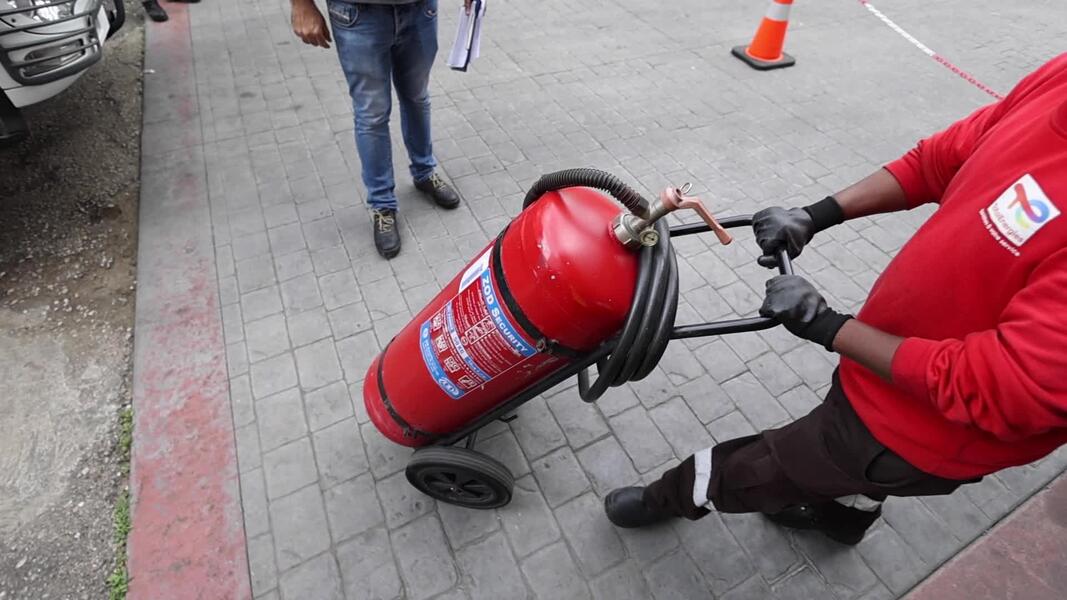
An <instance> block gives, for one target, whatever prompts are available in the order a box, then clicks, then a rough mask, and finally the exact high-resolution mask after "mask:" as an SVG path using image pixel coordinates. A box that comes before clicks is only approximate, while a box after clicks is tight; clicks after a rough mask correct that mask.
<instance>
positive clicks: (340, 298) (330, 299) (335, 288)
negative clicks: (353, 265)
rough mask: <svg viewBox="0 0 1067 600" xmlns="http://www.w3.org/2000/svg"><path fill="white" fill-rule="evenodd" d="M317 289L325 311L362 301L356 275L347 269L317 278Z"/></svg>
mask: <svg viewBox="0 0 1067 600" xmlns="http://www.w3.org/2000/svg"><path fill="white" fill-rule="evenodd" d="M319 289H320V290H321V292H322V301H323V303H324V304H325V305H326V310H333V309H335V308H340V307H342V306H344V305H346V304H351V303H353V302H359V301H360V300H362V299H363V295H362V294H361V293H360V291H359V285H358V284H357V283H356V275H355V274H354V273H353V272H352V271H350V270H347V269H346V270H344V271H338V272H336V273H330V274H329V275H323V276H322V277H319Z"/></svg>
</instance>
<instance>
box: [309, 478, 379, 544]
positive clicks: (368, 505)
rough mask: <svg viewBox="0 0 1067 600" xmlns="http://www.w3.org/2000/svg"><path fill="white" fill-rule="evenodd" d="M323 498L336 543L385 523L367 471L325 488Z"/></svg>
mask: <svg viewBox="0 0 1067 600" xmlns="http://www.w3.org/2000/svg"><path fill="white" fill-rule="evenodd" d="M323 500H324V501H325V503H326V518H327V520H328V521H329V524H330V532H331V533H332V536H333V541H334V543H335V544H336V543H340V542H342V541H344V540H346V539H348V538H350V537H352V536H354V535H356V534H359V533H363V532H364V531H367V530H368V529H371V528H374V527H378V526H380V525H382V524H383V523H385V516H384V514H383V513H382V507H381V503H379V502H378V495H377V494H376V493H375V485H374V478H373V477H371V475H370V474H369V473H368V474H364V475H361V476H359V477H356V478H355V479H350V480H348V481H345V482H344V483H340V484H338V485H336V486H334V487H332V488H330V489H328V490H326V491H325V492H324V493H323Z"/></svg>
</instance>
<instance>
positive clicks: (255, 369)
mask: <svg viewBox="0 0 1067 600" xmlns="http://www.w3.org/2000/svg"><path fill="white" fill-rule="evenodd" d="M251 369H252V373H251V375H252V394H253V395H254V396H255V397H256V398H257V399H260V398H266V397H267V396H270V395H272V394H276V393H278V392H280V391H282V390H285V389H288V388H291V387H293V386H295V385H296V366H295V364H294V363H293V355H292V354H289V353H285V354H281V355H279V356H276V357H274V358H270V359H267V360H264V361H261V362H258V363H256V364H254V365H252V367H251Z"/></svg>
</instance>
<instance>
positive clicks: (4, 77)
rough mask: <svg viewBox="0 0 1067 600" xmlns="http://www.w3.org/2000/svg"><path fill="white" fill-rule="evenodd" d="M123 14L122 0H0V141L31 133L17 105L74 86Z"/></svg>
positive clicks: (117, 26)
mask: <svg viewBox="0 0 1067 600" xmlns="http://www.w3.org/2000/svg"><path fill="white" fill-rule="evenodd" d="M125 17H126V14H125V10H124V9H123V5H122V0H109V1H108V3H107V6H105V2H104V0H0V143H3V142H4V141H11V140H15V139H19V138H22V137H23V136H25V135H26V134H27V133H28V127H27V125H26V121H25V120H24V119H23V118H22V115H21V112H20V111H19V109H20V108H21V107H24V106H29V105H31V104H36V103H37V102H41V101H43V100H47V99H49V98H51V97H52V96H55V95H56V94H58V93H60V92H62V91H63V90H65V89H67V88H68V87H70V85H71V84H72V83H74V81H75V80H77V79H78V77H80V76H81V74H82V73H83V72H84V71H85V70H86V69H88V68H89V67H90V66H92V65H93V64H95V63H96V62H97V61H99V60H100V57H101V56H102V55H103V51H104V40H106V39H107V38H108V37H109V36H110V35H112V34H114V33H115V32H116V31H118V29H119V27H121V26H122V23H123V21H125Z"/></svg>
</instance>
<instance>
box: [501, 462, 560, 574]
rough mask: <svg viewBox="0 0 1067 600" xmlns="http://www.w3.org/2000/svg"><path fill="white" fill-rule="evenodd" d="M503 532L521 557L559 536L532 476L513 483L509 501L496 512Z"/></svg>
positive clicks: (557, 528) (554, 520) (550, 513)
mask: <svg viewBox="0 0 1067 600" xmlns="http://www.w3.org/2000/svg"><path fill="white" fill-rule="evenodd" d="M499 513H500V521H501V523H502V524H503V526H504V532H505V533H506V534H507V536H508V539H509V540H510V541H511V547H512V548H514V549H515V554H516V555H517V556H519V557H520V558H522V557H525V556H527V555H528V554H530V553H532V552H534V551H536V550H537V549H539V548H541V547H543V546H545V545H546V544H550V543H552V542H554V541H556V540H558V539H559V536H560V532H559V527H557V526H556V519H555V517H553V516H552V511H551V510H550V509H549V508H548V505H547V504H546V503H545V500H544V498H543V497H542V495H541V491H540V490H539V489H538V488H537V484H536V483H534V480H533V478H531V477H529V476H527V477H523V478H522V479H519V480H517V481H516V482H515V488H514V491H513V496H512V498H511V503H510V504H509V505H508V508H507V509H504V510H501V511H499Z"/></svg>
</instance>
